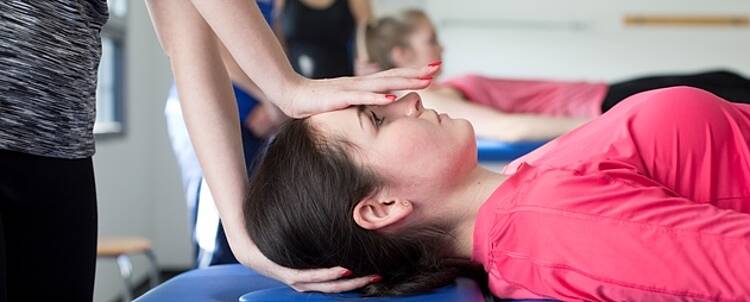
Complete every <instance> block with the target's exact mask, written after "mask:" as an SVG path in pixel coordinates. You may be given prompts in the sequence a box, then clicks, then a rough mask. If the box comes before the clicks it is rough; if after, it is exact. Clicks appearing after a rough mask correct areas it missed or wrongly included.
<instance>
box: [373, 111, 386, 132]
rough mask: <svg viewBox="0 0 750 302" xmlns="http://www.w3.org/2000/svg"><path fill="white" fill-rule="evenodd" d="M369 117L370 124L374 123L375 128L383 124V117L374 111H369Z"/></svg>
mask: <svg viewBox="0 0 750 302" xmlns="http://www.w3.org/2000/svg"><path fill="white" fill-rule="evenodd" d="M370 119H371V120H372V124H373V125H375V128H380V126H381V125H383V121H385V118H381V117H379V116H377V115H376V114H375V112H374V111H370Z"/></svg>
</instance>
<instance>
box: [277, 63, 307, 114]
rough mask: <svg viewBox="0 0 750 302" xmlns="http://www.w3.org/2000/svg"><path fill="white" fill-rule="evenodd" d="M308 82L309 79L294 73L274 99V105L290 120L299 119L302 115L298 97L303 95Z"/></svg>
mask: <svg viewBox="0 0 750 302" xmlns="http://www.w3.org/2000/svg"><path fill="white" fill-rule="evenodd" d="M309 81H310V80H309V79H307V78H305V77H303V76H301V75H299V74H296V73H295V74H293V75H291V76H290V77H289V79H287V80H286V83H285V85H283V86H282V88H283V89H281V93H280V94H279V95H278V96H277V97H276V98H275V100H277V103H276V104H277V105H278V107H279V109H281V111H282V112H284V114H286V115H288V116H290V117H292V118H299V117H301V116H302V115H303V112H301V111H300V110H299V106H300V104H298V102H300V97H301V96H302V95H304V92H305V89H306V87H307V84H308V82H309Z"/></svg>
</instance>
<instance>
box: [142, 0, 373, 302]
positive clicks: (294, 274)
mask: <svg viewBox="0 0 750 302" xmlns="http://www.w3.org/2000/svg"><path fill="white" fill-rule="evenodd" d="M146 2H147V4H148V7H149V12H150V14H151V17H152V21H153V23H154V26H155V28H156V30H157V34H158V36H159V39H160V42H161V43H162V47H163V48H164V50H165V52H166V53H167V55H168V56H169V60H170V63H171V65H172V70H173V74H174V77H175V81H176V82H177V89H178V90H179V92H180V99H181V105H182V109H183V114H184V117H185V121H186V124H187V128H188V131H189V133H190V138H191V140H192V142H193V145H194V147H195V150H196V154H197V156H198V159H199V161H200V163H201V167H202V168H203V173H204V175H205V177H206V180H207V182H208V185H209V186H210V187H211V191H212V193H213V197H214V200H215V201H216V206H217V208H218V210H219V214H220V215H221V219H222V224H223V226H224V229H225V231H226V234H227V239H228V240H229V244H230V246H231V248H232V251H233V252H234V254H235V256H236V257H237V259H238V260H239V261H240V262H242V263H243V264H245V265H247V266H250V267H252V268H253V269H255V270H256V271H258V272H260V273H263V274H265V275H268V276H271V277H274V278H276V279H279V280H281V281H282V282H285V283H286V284H288V285H290V286H292V287H294V288H295V289H297V290H303V291H305V290H311V291H322V292H338V291H346V290H351V289H355V288H358V287H362V286H364V285H365V284H367V283H368V282H369V281H370V279H369V278H368V277H361V278H355V279H345V280H337V279H339V278H340V277H341V276H342V275H343V274H344V273H345V272H346V270H345V269H344V268H341V267H335V268H326V269H317V270H305V271H300V270H292V269H287V268H284V267H281V266H279V265H276V264H275V263H273V262H271V261H269V260H268V259H267V258H266V257H265V256H264V255H263V254H262V253H260V251H259V250H258V248H257V247H256V246H255V244H254V243H253V242H252V240H251V239H250V237H249V236H248V234H247V232H246V230H245V228H244V217H243V209H242V204H243V199H244V197H245V192H247V182H248V180H247V171H246V170H245V164H244V159H243V155H242V152H241V146H240V134H239V125H238V121H237V117H236V114H237V108H236V104H235V101H234V99H233V96H232V92H231V87H230V81H229V77H228V76H227V72H226V70H225V69H224V65H223V64H222V61H221V59H220V55H219V51H218V49H217V47H216V42H217V41H216V38H215V36H214V35H213V34H212V32H211V30H210V28H209V26H208V24H207V23H206V22H204V20H203V18H202V17H201V16H200V14H199V13H198V11H197V10H196V9H195V8H194V7H193V6H192V5H190V2H188V1H181V0H153V1H146ZM227 2H229V1H227ZM217 3H224V1H217ZM245 3H248V4H249V3H250V2H248V1H245ZM250 63H252V62H250ZM331 280H334V281H331Z"/></svg>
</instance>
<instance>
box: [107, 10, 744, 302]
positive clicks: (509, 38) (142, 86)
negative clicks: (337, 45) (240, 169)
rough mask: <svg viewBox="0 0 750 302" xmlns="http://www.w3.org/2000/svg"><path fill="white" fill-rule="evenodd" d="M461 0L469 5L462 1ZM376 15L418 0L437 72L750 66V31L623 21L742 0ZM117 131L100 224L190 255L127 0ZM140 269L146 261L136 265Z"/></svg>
mask: <svg viewBox="0 0 750 302" xmlns="http://www.w3.org/2000/svg"><path fill="white" fill-rule="evenodd" d="M467 3H472V4H471V5H468V4H467ZM373 4H374V8H375V12H376V13H377V14H384V13H391V12H395V11H398V10H400V9H402V8H404V7H419V8H423V9H425V10H426V11H427V12H428V13H430V14H431V16H432V17H433V19H434V21H435V22H436V24H437V26H438V30H439V34H440V39H441V41H442V43H443V45H444V46H445V48H446V52H445V67H444V68H445V72H444V74H445V75H447V76H450V75H457V74H463V73H467V72H478V73H483V74H489V75H498V76H515V77H544V78H562V79H603V80H617V79H622V78H626V77H629V76H634V75H641V74H644V73H651V72H678V71H693V70H698V69H702V68H711V67H729V68H732V69H735V70H738V71H741V72H743V73H744V74H745V75H750V59H748V55H747V54H749V53H750V31H748V29H747V28H742V29H700V28H692V29H690V28H688V29H685V28H626V27H624V26H623V25H622V16H623V15H624V14H626V13H704V14H705V13H731V14H740V15H748V14H750V2H747V1H745V0H723V1H709V0H658V1H654V0H622V1H613V0H608V1H604V0H568V1H553V0H547V1H542V0H534V1H530V0H529V1H517V0H515V1H512V0H474V1H448V0H431V1H427V0H373ZM129 5H130V14H129V22H128V24H129V28H128V39H127V44H128V45H127V46H128V52H127V64H126V65H127V83H126V87H127V93H126V106H125V109H126V122H127V125H126V134H125V135H124V136H122V137H114V138H108V139H101V140H99V141H98V142H97V148H98V151H97V155H96V156H95V169H96V175H97V189H98V196H99V233H100V234H101V235H137V236H144V237H147V238H149V239H151V240H152V241H153V243H154V246H155V249H156V252H157V257H159V261H160V262H161V264H162V266H165V267H187V266H189V265H190V263H191V251H190V249H189V248H190V246H189V239H188V231H187V218H186V215H187V214H186V209H185V203H184V201H183V195H182V191H181V185H180V180H179V171H178V170H177V166H176V164H175V161H174V158H173V156H172V153H171V150H170V147H169V144H168V137H167V134H166V130H165V124H164V118H163V108H164V101H165V98H166V94H167V90H168V88H169V85H170V84H171V74H170V72H169V65H168V62H167V60H166V57H165V56H164V54H163V52H162V50H161V48H160V46H159V44H158V42H157V40H156V37H155V35H154V32H153V29H152V27H151V23H150V20H149V17H148V13H147V11H146V9H145V7H144V3H143V1H129ZM135 270H136V272H137V273H138V275H139V276H143V272H144V271H145V263H144V262H143V261H138V262H136V266H135ZM118 278H119V277H118V275H117V272H116V270H115V264H114V263H110V262H103V261H100V262H99V263H98V269H97V280H96V291H95V300H96V301H110V300H111V298H112V297H114V296H115V295H116V293H117V291H118V290H119V289H120V280H119V279H118Z"/></svg>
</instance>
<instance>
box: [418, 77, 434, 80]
mask: <svg viewBox="0 0 750 302" xmlns="http://www.w3.org/2000/svg"><path fill="white" fill-rule="evenodd" d="M419 79H420V80H432V77H419Z"/></svg>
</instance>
